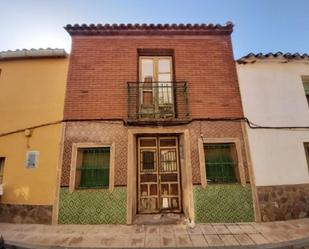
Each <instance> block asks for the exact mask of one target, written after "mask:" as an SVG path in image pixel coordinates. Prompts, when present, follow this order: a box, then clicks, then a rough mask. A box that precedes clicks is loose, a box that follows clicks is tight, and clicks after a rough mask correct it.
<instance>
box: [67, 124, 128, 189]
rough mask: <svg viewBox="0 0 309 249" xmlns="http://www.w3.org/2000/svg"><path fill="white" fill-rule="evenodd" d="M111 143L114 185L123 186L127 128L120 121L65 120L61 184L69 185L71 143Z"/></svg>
mask: <svg viewBox="0 0 309 249" xmlns="http://www.w3.org/2000/svg"><path fill="white" fill-rule="evenodd" d="M83 142H85V143H112V142H115V185H116V186H123V185H126V183H127V147H128V136H127V128H126V127H125V126H124V125H123V123H122V122H115V121H100V122H99V121H91V122H90V121H89V122H67V123H66V131H65V139H64V150H63V163H62V175H61V186H62V187H67V186H69V181H70V167H71V154H72V143H83Z"/></svg>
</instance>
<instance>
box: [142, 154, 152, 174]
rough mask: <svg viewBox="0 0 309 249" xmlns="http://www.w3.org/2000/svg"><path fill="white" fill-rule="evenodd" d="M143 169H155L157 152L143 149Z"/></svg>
mask: <svg viewBox="0 0 309 249" xmlns="http://www.w3.org/2000/svg"><path fill="white" fill-rule="evenodd" d="M142 170H155V153H154V152H153V151H142Z"/></svg>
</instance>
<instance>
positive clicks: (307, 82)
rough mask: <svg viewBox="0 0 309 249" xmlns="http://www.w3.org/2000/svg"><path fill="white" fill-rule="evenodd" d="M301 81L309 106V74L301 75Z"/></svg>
mask: <svg viewBox="0 0 309 249" xmlns="http://www.w3.org/2000/svg"><path fill="white" fill-rule="evenodd" d="M302 81H303V86H304V90H305V94H306V98H307V103H308V106H309V76H303V77H302Z"/></svg>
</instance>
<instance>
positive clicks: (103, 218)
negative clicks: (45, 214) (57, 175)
mask: <svg viewBox="0 0 309 249" xmlns="http://www.w3.org/2000/svg"><path fill="white" fill-rule="evenodd" d="M126 191H127V189H126V187H116V188H114V190H113V191H112V192H109V191H108V190H76V191H74V192H73V193H70V192H69V189H68V188H61V189H60V201H59V217H58V223H59V224H123V223H125V222H126V203H127V195H126Z"/></svg>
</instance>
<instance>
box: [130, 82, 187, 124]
mask: <svg viewBox="0 0 309 249" xmlns="http://www.w3.org/2000/svg"><path fill="white" fill-rule="evenodd" d="M127 84H128V121H169V120H170V121H177V120H178V121H185V120H188V119H189V106H188V87H187V82H127Z"/></svg>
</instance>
